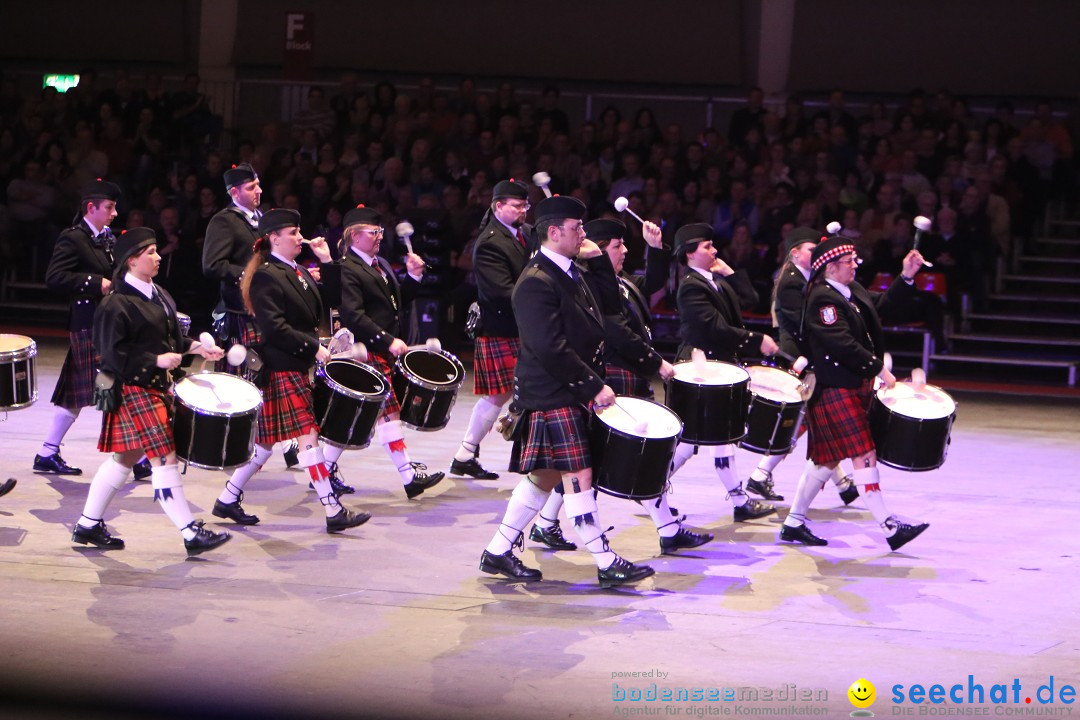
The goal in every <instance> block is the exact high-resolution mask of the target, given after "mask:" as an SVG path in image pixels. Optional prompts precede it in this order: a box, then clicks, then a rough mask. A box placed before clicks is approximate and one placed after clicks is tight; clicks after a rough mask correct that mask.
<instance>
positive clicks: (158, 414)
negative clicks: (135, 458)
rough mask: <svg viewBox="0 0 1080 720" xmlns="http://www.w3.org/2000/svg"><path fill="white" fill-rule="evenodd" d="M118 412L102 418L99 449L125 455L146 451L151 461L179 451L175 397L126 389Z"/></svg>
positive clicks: (134, 388)
mask: <svg viewBox="0 0 1080 720" xmlns="http://www.w3.org/2000/svg"><path fill="white" fill-rule="evenodd" d="M123 392H124V395H123V401H122V402H121V403H120V407H119V408H117V409H116V412H111V413H104V414H103V415H102V416H101V435H100V436H99V437H98V450H100V451H101V452H112V453H122V452H127V451H129V450H142V451H144V452H145V453H146V456H147V457H148V458H155V457H165V456H166V455H169V454H171V453H174V452H176V443H175V442H174V441H173V398H172V395H171V394H170V393H165V392H162V391H161V390H147V389H146V388H141V387H137V386H135V385H125V386H124V391H123Z"/></svg>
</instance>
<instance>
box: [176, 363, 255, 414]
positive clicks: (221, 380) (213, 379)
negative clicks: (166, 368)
mask: <svg viewBox="0 0 1080 720" xmlns="http://www.w3.org/2000/svg"><path fill="white" fill-rule="evenodd" d="M175 392H176V397H177V398H179V399H180V400H182V401H183V403H184V404H185V405H187V406H189V407H192V408H195V409H196V410H204V411H206V413H207V414H210V413H213V414H218V415H221V414H224V415H237V414H240V413H246V412H250V411H251V410H254V409H255V408H257V407H259V405H261V404H262V395H261V394H260V393H259V389H258V388H257V387H255V386H254V385H252V384H251V383H249V382H248V381H247V380H244V379H243V378H239V377H236V376H235V375H226V374H225V373H196V374H195V375H188V376H187V377H185V378H183V379H181V380H180V382H178V383H176V388H175Z"/></svg>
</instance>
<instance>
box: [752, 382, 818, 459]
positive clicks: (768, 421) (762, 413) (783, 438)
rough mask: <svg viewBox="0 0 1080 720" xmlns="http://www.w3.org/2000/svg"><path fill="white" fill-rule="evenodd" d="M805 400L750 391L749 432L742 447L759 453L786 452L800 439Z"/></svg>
mask: <svg viewBox="0 0 1080 720" xmlns="http://www.w3.org/2000/svg"><path fill="white" fill-rule="evenodd" d="M805 410H806V403H803V402H797V403H785V402H778V401H776V400H770V399H768V398H766V397H763V396H761V395H758V394H757V393H755V392H753V391H751V392H750V411H749V414H748V415H747V418H746V435H744V436H743V439H742V440H741V441H739V447H741V448H743V449H744V450H749V451H750V452H755V453H758V454H759V455H787V454H788V453H790V452H791V451H792V449H794V447H795V443H797V442H798V440H799V434H798V433H799V427H800V426H801V425H802V416H803V413H804V411H805Z"/></svg>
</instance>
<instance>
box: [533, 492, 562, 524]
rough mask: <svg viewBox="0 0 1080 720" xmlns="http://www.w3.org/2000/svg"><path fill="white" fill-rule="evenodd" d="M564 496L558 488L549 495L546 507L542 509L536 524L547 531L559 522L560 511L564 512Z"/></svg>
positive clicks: (545, 503)
mask: <svg viewBox="0 0 1080 720" xmlns="http://www.w3.org/2000/svg"><path fill="white" fill-rule="evenodd" d="M562 506H563V495H562V493H561V492H560V491H559V488H556V489H554V490H552V491H551V492H549V493H548V496H547V501H546V502H544V507H542V508H540V514H539V515H537V516H536V524H537V525H539V526H540V527H542V528H544V529H545V530H547V529H548V528H549V527H551V526H552V525H554V524H555V523H556V522H558V521H559V511H560V510H562Z"/></svg>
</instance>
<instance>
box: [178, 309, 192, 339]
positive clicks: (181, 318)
mask: <svg viewBox="0 0 1080 720" xmlns="http://www.w3.org/2000/svg"><path fill="white" fill-rule="evenodd" d="M176 322H177V324H179V325H180V334H181V335H183V336H184V337H187V335H188V333H190V332H191V316H190V315H188V314H187V313H182V312H177V313H176Z"/></svg>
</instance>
